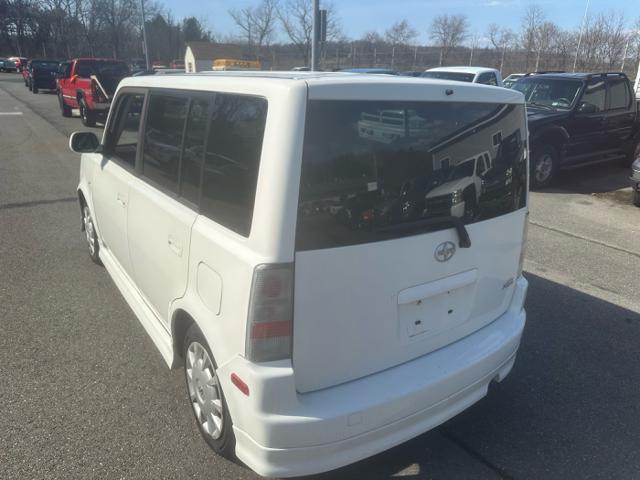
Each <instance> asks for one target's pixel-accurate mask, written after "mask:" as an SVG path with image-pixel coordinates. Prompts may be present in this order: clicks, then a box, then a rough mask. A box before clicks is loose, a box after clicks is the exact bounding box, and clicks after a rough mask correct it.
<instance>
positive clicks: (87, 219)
mask: <svg viewBox="0 0 640 480" xmlns="http://www.w3.org/2000/svg"><path fill="white" fill-rule="evenodd" d="M82 228H83V229H84V234H85V237H86V240H87V247H88V248H89V257H91V260H93V262H94V263H97V264H98V265H102V263H101V262H100V245H99V244H98V235H97V234H96V228H95V224H94V223H93V217H92V216H91V210H89V207H88V206H87V205H85V206H84V207H82Z"/></svg>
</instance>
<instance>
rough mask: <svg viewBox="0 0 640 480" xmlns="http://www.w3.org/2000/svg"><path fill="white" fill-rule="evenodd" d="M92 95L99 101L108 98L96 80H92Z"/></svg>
mask: <svg viewBox="0 0 640 480" xmlns="http://www.w3.org/2000/svg"><path fill="white" fill-rule="evenodd" d="M91 96H92V97H93V99H94V101H96V102H98V103H100V102H105V101H106V98H105V97H104V95H103V93H102V90H100V87H99V86H98V84H97V83H96V82H95V80H92V81H91Z"/></svg>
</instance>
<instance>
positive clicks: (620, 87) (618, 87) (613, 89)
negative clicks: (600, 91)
mask: <svg viewBox="0 0 640 480" xmlns="http://www.w3.org/2000/svg"><path fill="white" fill-rule="evenodd" d="M628 106H629V89H628V88H627V80H624V79H620V80H612V81H611V82H609V109H610V110H615V109H616V108H627V107H628Z"/></svg>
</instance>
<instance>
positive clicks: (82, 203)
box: [78, 188, 91, 232]
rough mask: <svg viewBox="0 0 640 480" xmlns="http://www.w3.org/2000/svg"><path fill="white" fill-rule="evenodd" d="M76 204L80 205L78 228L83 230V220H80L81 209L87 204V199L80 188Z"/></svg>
mask: <svg viewBox="0 0 640 480" xmlns="http://www.w3.org/2000/svg"><path fill="white" fill-rule="evenodd" d="M78 204H79V206H80V228H81V229H82V231H83V232H84V222H83V221H82V214H83V212H82V210H83V209H84V207H86V206H88V205H89V204H88V203H87V199H86V197H85V195H84V192H83V191H82V189H81V188H78ZM89 208H91V207H89Z"/></svg>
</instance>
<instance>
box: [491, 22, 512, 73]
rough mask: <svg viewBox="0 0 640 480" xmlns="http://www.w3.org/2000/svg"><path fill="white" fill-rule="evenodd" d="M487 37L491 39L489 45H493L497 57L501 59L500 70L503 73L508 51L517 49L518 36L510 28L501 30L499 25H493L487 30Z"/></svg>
mask: <svg viewBox="0 0 640 480" xmlns="http://www.w3.org/2000/svg"><path fill="white" fill-rule="evenodd" d="M487 37H489V43H491V46H492V47H493V49H494V52H495V54H496V56H497V57H498V58H499V59H500V62H499V68H498V69H499V70H500V72H501V73H502V70H503V69H504V63H505V59H506V56H507V51H508V50H510V49H512V48H513V47H515V44H516V34H515V33H513V32H512V31H511V29H509V28H504V27H503V28H500V26H498V24H496V23H492V24H490V25H489V29H488V30H487Z"/></svg>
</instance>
